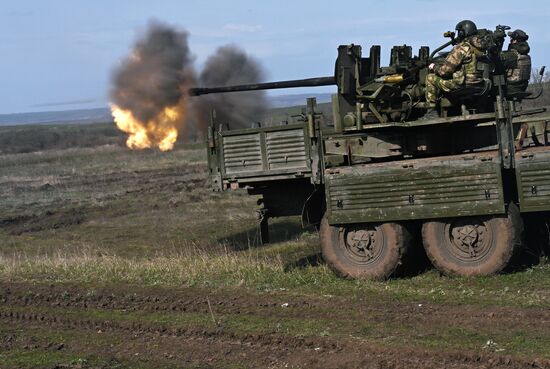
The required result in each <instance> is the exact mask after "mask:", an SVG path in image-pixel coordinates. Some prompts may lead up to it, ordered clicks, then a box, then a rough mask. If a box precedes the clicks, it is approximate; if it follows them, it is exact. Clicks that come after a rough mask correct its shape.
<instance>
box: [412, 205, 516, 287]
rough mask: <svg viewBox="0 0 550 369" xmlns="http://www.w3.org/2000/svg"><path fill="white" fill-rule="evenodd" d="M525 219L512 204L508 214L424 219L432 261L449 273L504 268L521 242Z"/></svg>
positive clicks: (424, 234)
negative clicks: (435, 219)
mask: <svg viewBox="0 0 550 369" xmlns="http://www.w3.org/2000/svg"><path fill="white" fill-rule="evenodd" d="M522 232H523V223H522V221H521V217H520V215H519V210H518V208H517V207H516V206H515V205H514V204H511V205H510V206H509V209H508V215H503V216H479V217H462V218H452V219H441V220H437V221H429V222H425V223H424V225H423V226H422V240H423V242H424V248H425V249H426V254H427V255H428V257H429V259H430V260H431V262H432V263H433V265H434V266H435V267H436V268H437V269H439V270H440V271H441V272H443V273H444V274H447V275H457V276H480V275H490V274H495V273H499V272H501V271H502V270H503V269H504V268H506V267H507V266H508V264H509V263H510V261H511V259H512V256H514V255H516V254H517V253H518V251H519V249H520V246H521V234H522Z"/></svg>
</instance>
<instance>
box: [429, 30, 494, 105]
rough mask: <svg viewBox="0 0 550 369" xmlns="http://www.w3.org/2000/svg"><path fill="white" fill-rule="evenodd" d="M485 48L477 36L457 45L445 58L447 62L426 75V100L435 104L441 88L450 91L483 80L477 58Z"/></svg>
mask: <svg viewBox="0 0 550 369" xmlns="http://www.w3.org/2000/svg"><path fill="white" fill-rule="evenodd" d="M484 54H485V52H484V48H483V46H482V43H481V41H480V39H479V38H478V37H477V36H472V37H469V38H468V39H466V40H464V41H462V42H460V43H459V44H458V45H456V46H455V47H454V48H453V49H452V50H451V52H450V53H449V55H447V57H446V58H445V63H444V64H443V65H441V66H440V67H438V68H436V69H435V70H434V72H435V73H429V74H428V75H427V76H426V102H428V103H431V104H435V103H436V101H437V97H438V92H439V91H440V90H442V91H445V92H449V91H453V90H456V89H459V88H462V87H464V86H472V85H477V84H479V83H480V82H481V81H482V76H481V73H480V72H479V71H478V70H477V58H478V57H479V56H480V55H484Z"/></svg>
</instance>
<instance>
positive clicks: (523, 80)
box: [502, 29, 531, 94]
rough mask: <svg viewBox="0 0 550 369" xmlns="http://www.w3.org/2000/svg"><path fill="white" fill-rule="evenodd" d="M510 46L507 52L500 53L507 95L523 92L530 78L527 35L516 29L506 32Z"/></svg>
mask: <svg viewBox="0 0 550 369" xmlns="http://www.w3.org/2000/svg"><path fill="white" fill-rule="evenodd" d="M508 36H510V45H508V50H507V51H504V52H503V53H502V59H503V62H504V67H505V68H506V82H507V86H508V93H509V94H514V93H518V92H524V91H525V90H526V89H527V86H528V84H529V79H530V78H531V57H530V56H529V51H530V47H529V43H527V40H528V39H529V35H527V33H525V32H524V31H522V30H521V29H517V30H515V31H513V32H508Z"/></svg>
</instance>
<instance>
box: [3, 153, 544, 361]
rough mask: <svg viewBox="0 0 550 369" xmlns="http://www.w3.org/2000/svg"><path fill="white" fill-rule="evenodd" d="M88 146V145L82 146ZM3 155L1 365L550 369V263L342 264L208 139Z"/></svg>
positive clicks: (311, 231)
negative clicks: (230, 177)
mask: <svg viewBox="0 0 550 369" xmlns="http://www.w3.org/2000/svg"><path fill="white" fill-rule="evenodd" d="M84 146H85V145H84ZM15 152H18V153H4V154H2V155H0V198H1V199H2V200H1V202H0V245H1V247H0V367H1V368H20V367H29V368H43V367H46V368H48V367H50V368H54V367H57V368H82V367H94V368H95V367H100V368H122V367H143V368H151V367H186V368H187V367H188V368H197V367H201V368H202V367H212V368H216V367H233V368H247V367H262V368H263V367H271V368H285V367H301V368H311V367H323V368H334V367H350V368H355V367H372V368H405V367H421V368H441V367H453V368H470V367H475V368H490V367H509V368H525V367H527V366H529V367H540V368H544V367H550V328H549V327H550V309H549V308H550V266H548V265H545V264H544V263H543V264H540V265H537V266H534V267H532V268H529V269H527V270H523V271H520V272H516V273H510V274H505V275H498V276H493V277H485V278H447V277H443V276H441V275H440V274H439V273H437V272H436V271H434V270H431V269H430V270H427V271H424V272H422V273H420V274H418V275H415V276H412V277H409V278H402V279H393V280H390V281H387V282H372V281H350V280H342V279H339V278H337V277H336V276H335V275H334V274H333V273H332V272H331V271H330V270H329V269H328V268H327V267H326V266H325V265H324V264H323V262H322V260H321V259H320V257H319V248H318V238H317V233H316V232H315V230H314V229H305V230H304V229H302V228H301V225H300V223H299V219H293V218H290V219H287V218H285V219H276V220H274V221H273V222H272V229H271V231H272V240H273V242H272V244H270V245H265V246H262V245H260V244H259V235H258V230H257V227H256V214H255V203H256V199H255V198H253V197H250V196H248V195H246V194H245V193H241V192H229V193H217V192H211V191H210V189H209V187H208V181H207V176H206V164H205V152H204V150H203V147H202V145H201V144H194V145H179V146H178V147H177V148H176V150H174V151H171V152H167V153H160V152H158V151H155V150H148V151H140V152H134V151H129V150H127V149H125V148H123V147H121V146H120V145H119V144H114V143H112V142H111V143H109V144H107V145H100V146H93V147H73V148H65V149H53V150H45V151H35V152H27V153H22V152H20V151H15Z"/></svg>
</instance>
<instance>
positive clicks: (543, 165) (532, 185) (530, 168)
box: [516, 147, 550, 212]
mask: <svg viewBox="0 0 550 369" xmlns="http://www.w3.org/2000/svg"><path fill="white" fill-rule="evenodd" d="M516 179H517V188H518V197H519V207H520V211H521V212H533V211H548V210H550V148H549V147H540V148H531V149H528V150H525V151H520V152H518V153H517V154H516Z"/></svg>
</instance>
